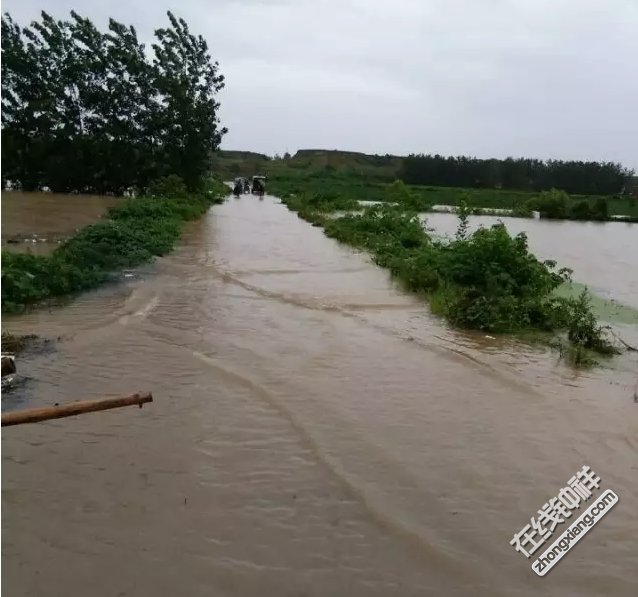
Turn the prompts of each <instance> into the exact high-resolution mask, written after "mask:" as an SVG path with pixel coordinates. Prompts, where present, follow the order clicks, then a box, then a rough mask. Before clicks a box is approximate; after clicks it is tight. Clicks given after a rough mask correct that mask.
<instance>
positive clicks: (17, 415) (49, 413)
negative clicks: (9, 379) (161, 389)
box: [2, 392, 153, 427]
mask: <svg viewBox="0 0 638 597" xmlns="http://www.w3.org/2000/svg"><path fill="white" fill-rule="evenodd" d="M146 402H153V396H152V394H151V393H150V392H146V393H144V394H133V395H131V396H124V397H120V398H101V399H99V400H80V401H78V402H69V403H68V404H61V405H58V406H45V407H42V408H27V409H25V410H16V411H13V412H9V413H3V414H2V427H5V426H7V425H22V424H24V423H37V422H38V421H48V420H49V419H60V418H62V417H73V416H74V415H81V414H83V413H90V412H95V411H98V410H108V409H110V408H120V407H121V406H132V405H134V404H139V406H140V408H142V404H144V403H146Z"/></svg>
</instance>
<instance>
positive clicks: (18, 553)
mask: <svg viewBox="0 0 638 597" xmlns="http://www.w3.org/2000/svg"><path fill="white" fill-rule="evenodd" d="M438 217H439V216H438V215H435V216H430V218H431V220H430V222H431V224H434V220H435V219H436V218H438ZM441 217H443V218H445V217H449V216H441ZM449 221H450V222H451V226H452V228H451V229H452V230H453V228H454V218H450V220H449ZM508 222H509V220H508ZM525 223H526V224H528V223H529V222H528V221H527V220H525ZM442 226H443V225H442ZM442 226H441V227H442ZM569 226H583V225H581V224H569ZM585 226H587V225H585ZM610 228H613V232H610V233H607V232H606V230H607V228H606V226H601V227H600V228H599V229H598V228H597V229H596V231H597V234H596V235H595V236H593V237H592V236H591V235H590V236H587V234H585V233H584V232H583V233H582V236H580V237H578V236H577V235H579V234H580V233H579V232H574V233H573V234H574V235H576V236H574V237H573V238H581V239H582V240H581V243H582V247H581V249H580V250H579V249H577V248H574V247H562V249H561V250H562V251H563V255H564V257H565V259H564V261H565V264H566V265H572V266H573V267H574V269H575V270H576V272H577V274H578V279H580V280H582V281H585V282H588V283H591V284H592V285H594V284H600V286H601V288H605V289H608V290H609V292H613V293H616V294H617V295H619V296H618V298H620V296H621V295H623V296H624V295H625V294H626V295H631V294H632V293H634V294H635V288H636V287H635V278H632V276H635V274H636V269H637V268H636V267H635V265H636V262H635V259H636V258H635V255H636V251H635V244H632V243H635V240H633V241H632V240H631V238H628V239H625V240H620V239H619V238H618V237H619V233H618V230H620V229H622V228H623V225H618V224H613V225H610ZM545 230H553V228H551V225H550V228H545ZM566 230H567V229H566V228H561V229H560V234H559V235H557V238H553V235H552V234H549V233H542V232H541V231H540V229H539V231H538V234H537V235H536V234H535V233H533V232H532V231H531V230H530V243H531V244H532V245H533V243H537V244H538V247H539V250H541V249H542V250H546V251H547V256H552V257H555V258H557V259H559V260H560V261H563V259H562V257H561V255H557V254H556V253H555V251H554V248H556V247H559V248H560V243H561V239H563V242H565V238H566V237H567V232H566ZM543 234H545V236H543ZM587 239H588V240H587ZM614 243H616V244H614ZM623 243H628V244H623ZM597 246H599V249H598V250H596V248H595V247H597ZM614 247H618V250H619V251H620V250H621V249H622V250H621V254H619V255H615V254H614ZM625 247H628V250H631V248H632V247H634V251H633V261H632V256H631V255H625V254H624V252H623V251H624V250H625ZM570 255H571V256H572V257H570ZM579 255H580V256H581V257H580V259H579ZM570 259H571V260H572V261H570ZM625 259H626V261H623V260H625ZM618 263H620V264H622V263H627V265H626V266H625V269H624V270H623V266H622V265H618ZM606 268H612V269H613V268H617V269H616V271H617V272H620V271H623V273H624V279H625V280H627V281H626V282H624V283H623V282H622V281H621V280H622V279H623V277H622V276H621V280H617V279H616V277H615V276H609V277H608V278H605V275H606V272H605V271H604V270H605V269H606ZM596 276H598V278H595V277H596ZM607 279H609V280H613V281H614V284H615V286H609V285H605V280H607ZM623 284H625V285H623ZM634 300H635V297H634ZM5 326H6V327H8V328H9V329H11V330H13V331H16V332H22V331H24V332H26V331H31V332H37V333H41V334H45V335H49V336H52V337H55V336H62V337H63V340H62V341H60V342H59V343H58V345H57V351H56V352H54V353H52V354H42V355H36V356H33V357H30V358H29V359H27V360H25V361H23V362H21V363H19V366H20V367H21V368H23V370H25V371H28V374H29V375H30V376H31V377H32V378H33V379H32V381H31V382H30V384H28V386H25V388H27V387H28V389H25V390H24V393H23V394H21V395H17V396H13V397H10V396H7V397H5V398H4V404H3V407H4V408H12V407H15V403H14V401H16V400H22V401H23V403H22V405H24V404H25V403H26V404H29V405H35V404H51V403H53V402H56V401H63V400H68V399H71V398H90V397H96V396H102V395H104V394H118V393H129V392H132V391H135V390H138V389H139V390H151V391H152V392H153V394H154V397H155V402H154V403H153V404H152V405H149V406H148V407H145V408H144V409H142V410H138V409H122V410H119V411H110V412H104V413H99V414H92V415H86V416H83V417H80V418H76V419H66V420H59V421H52V422H48V423H42V424H37V425H27V426H23V427H15V428H10V429H7V430H6V431H5V432H3V434H2V435H3V439H2V441H3V453H2V456H3V469H4V470H3V473H4V476H3V489H2V491H3V531H4V533H3V564H4V570H3V572H4V579H3V580H4V585H5V588H6V589H7V590H8V591H9V592H10V593H11V594H12V595H27V594H34V595H79V594H90V595H98V596H99V595H105V596H106V595H108V596H112V595H119V594H130V595H141V596H146V595H148V596H153V597H155V596H156V595H172V594H184V595H207V596H208V595H211V594H212V595H229V596H257V595H317V596H325V595H334V596H340V595H347V596H355V595H362V596H363V595H365V596H368V595H379V596H382V595H383V596H386V595H419V596H422V595H472V596H475V595H478V596H489V597H492V596H499V595H502V596H508V597H509V596H513V595H516V596H519V595H520V596H527V595H529V596H532V595H533V596H537V595H539V594H543V595H551V596H557V597H558V596H560V597H564V596H590V595H618V596H624V595H627V596H628V595H633V594H634V589H635V586H636V584H637V583H638V571H637V567H636V565H635V564H636V560H635V557H636V556H635V554H636V548H637V545H636V536H637V535H638V508H636V507H635V503H634V501H632V500H635V496H636V495H638V474H637V473H638V466H637V464H636V462H638V461H637V459H636V450H637V448H638V441H637V439H636V438H637V435H636V432H637V431H638V414H637V413H638V410H637V409H636V404H635V403H634V402H633V399H632V395H633V394H632V393H633V387H634V385H635V383H636V370H637V367H636V360H635V357H632V355H630V354H628V355H625V356H623V357H621V358H620V359H618V361H617V363H616V364H615V365H614V369H608V368H599V369H595V370H592V371H587V372H573V371H571V370H570V369H568V368H566V367H564V366H562V365H561V364H559V363H557V362H556V355H553V354H551V353H549V352H548V351H546V350H545V349H544V348H542V347H540V346H527V345H523V344H521V343H520V342H518V341H516V340H514V339H511V338H494V339H493V338H489V337H486V336H485V335H484V334H479V333H461V332H458V331H455V330H451V329H450V328H449V327H448V326H447V325H445V323H444V322H442V321H441V320H439V319H437V318H435V317H433V316H431V314H430V313H429V312H428V310H427V307H426V306H425V305H424V304H423V303H422V302H420V301H419V300H418V299H417V298H415V297H414V296H411V295H406V294H405V293H403V292H402V291H401V290H400V289H399V288H397V287H396V286H395V285H394V284H393V283H392V281H391V280H390V279H389V277H388V275H387V273H386V272H384V271H383V270H381V269H379V268H377V267H375V266H373V265H372V264H371V263H370V262H369V259H368V258H367V257H366V256H365V255H362V254H358V253H356V252H353V251H352V250H351V249H349V248H348V247H344V246H340V245H338V244H337V243H335V242H334V241H332V240H330V239H327V238H326V237H325V236H324V235H323V233H322V232H321V231H320V230H318V229H316V228H313V227H311V226H309V225H308V224H306V223H305V222H303V221H302V220H300V219H298V218H297V217H296V216H295V215H294V214H292V213H290V212H288V211H287V210H286V208H285V207H284V206H282V205H278V203H277V201H276V200H273V199H271V198H268V197H267V198H266V199H265V200H264V201H257V200H256V199H255V198H252V197H242V198H241V199H239V200H235V201H229V202H227V203H226V204H225V205H222V206H218V207H215V208H214V209H213V210H212V211H211V212H210V213H209V214H208V216H207V217H205V218H204V219H202V220H201V221H200V222H196V223H193V224H191V225H189V228H188V229H187V231H186V233H185V235H184V239H183V243H182V244H181V246H180V247H179V248H178V249H177V250H176V251H175V252H174V253H173V254H172V255H170V256H168V257H166V258H164V259H161V260H158V262H157V263H156V264H155V265H153V266H152V267H150V268H149V269H148V270H145V271H144V272H143V275H142V276H141V277H140V278H139V279H136V280H131V281H128V282H127V283H125V284H120V285H114V286H107V287H104V288H102V289H100V290H98V291H96V292H93V293H88V294H84V295H82V296H81V297H79V298H78V299H76V300H75V301H73V302H72V303H71V304H70V305H68V306H66V307H63V308H59V309H54V310H51V311H38V312H34V313H31V314H29V315H25V316H21V317H14V318H12V319H8V320H7V321H6V322H5ZM583 464H588V465H589V466H591V467H592V469H594V470H595V471H596V472H597V473H598V474H599V475H600V476H601V477H602V480H603V483H604V485H605V486H608V487H611V488H612V489H613V490H614V491H616V492H617V493H618V495H619V496H620V502H619V504H618V505H617V506H616V507H615V508H614V511H613V512H612V513H610V515H609V516H607V517H605V519H604V520H603V521H602V522H601V523H600V524H599V525H598V526H597V527H596V531H595V532H593V533H591V534H589V535H588V536H587V537H586V538H585V539H584V540H583V541H581V542H580V543H579V545H578V546H577V547H576V548H575V549H574V550H573V552H570V554H568V556H567V557H566V558H565V559H564V560H563V561H561V563H560V564H559V565H558V566H557V567H556V568H555V570H553V571H552V573H551V574H550V575H549V576H548V577H547V578H544V579H539V578H538V577H536V576H535V575H534V574H533V573H532V571H531V569H530V566H531V562H529V561H527V560H526V559H525V558H524V557H522V556H521V555H520V554H517V553H516V552H514V550H513V548H512V547H511V546H510V545H509V540H510V539H511V537H512V534H513V533H514V532H515V531H518V530H519V529H520V528H521V527H522V526H523V525H524V524H525V523H526V522H527V521H528V520H529V517H530V516H531V515H532V514H534V513H535V512H536V510H537V509H538V508H540V507H541V506H542V505H543V504H544V503H545V502H546V501H547V500H548V499H549V498H550V497H552V496H554V495H556V493H557V491H558V490H559V489H560V488H561V487H562V486H563V485H564V483H565V480H566V479H567V478H569V476H571V475H572V474H573V473H574V472H575V471H576V470H578V469H580V468H581V467H582V465H583ZM541 585H542V586H541Z"/></svg>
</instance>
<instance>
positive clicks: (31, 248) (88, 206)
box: [0, 191, 118, 254]
mask: <svg viewBox="0 0 638 597" xmlns="http://www.w3.org/2000/svg"><path fill="white" fill-rule="evenodd" d="M117 201H118V199H117V198H116V197H101V196H98V195H62V194H59V193H23V192H20V191H3V192H2V197H1V198H0V205H1V207H2V250H3V251H21V252H33V253H38V254H46V253H50V252H51V251H53V250H54V249H55V248H56V247H57V246H58V245H59V243H60V242H61V241H63V240H64V239H66V238H68V237H69V236H72V235H73V234H74V233H75V231H76V230H77V229H78V228H81V227H82V226H86V225H87V224H91V223H92V222H94V221H95V220H97V219H98V218H99V217H100V216H101V215H102V214H103V213H104V212H105V211H106V210H107V209H108V208H109V207H112V206H114V205H115V204H116V203H117Z"/></svg>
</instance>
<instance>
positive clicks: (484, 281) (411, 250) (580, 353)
mask: <svg viewBox="0 0 638 597" xmlns="http://www.w3.org/2000/svg"><path fill="white" fill-rule="evenodd" d="M467 211H468V210H467V208H466V207H465V206H464V205H461V207H460V208H459V216H460V217H459V229H458V231H457V234H456V236H455V238H454V239H452V240H446V241H440V240H435V239H433V238H431V237H430V236H429V235H428V233H427V231H426V229H425V226H424V224H423V223H422V222H421V221H420V220H419V219H418V217H417V216H416V214H415V213H410V212H405V211H403V210H402V208H401V207H398V206H389V205H382V206H378V205H377V206H373V207H370V208H368V209H366V210H364V212H363V213H362V214H359V215H352V214H350V215H346V216H344V217H341V218H337V219H325V220H324V222H325V223H324V227H325V233H326V234H327V235H328V236H330V237H332V238H335V239H337V240H339V241H342V242H345V243H348V244H350V245H353V246H355V247H359V248H362V249H367V250H369V251H370V252H371V253H372V256H373V259H374V261H375V263H377V264H379V265H381V266H383V267H387V268H388V269H389V270H390V271H391V272H392V274H393V275H394V276H396V277H397V278H398V279H399V280H401V281H402V282H403V283H404V284H405V286H406V287H407V288H409V289H410V290H412V291H416V292H422V293H424V294H425V295H426V296H427V297H428V298H429V301H430V304H431V306H432V309H433V311H435V312H436V313H438V314H441V315H443V316H445V317H446V318H447V319H448V320H450V321H451V322H452V323H454V324H456V325H458V326H460V327H466V328H473V329H479V330H484V331H489V332H520V331H525V330H540V331H548V332H550V331H553V332H564V333H565V334H566V338H567V340H568V342H569V346H570V347H571V349H572V353H573V355H574V358H573V359H571V360H572V362H575V363H576V364H585V363H586V362H588V359H590V358H591V357H590V355H589V353H591V352H592V351H593V352H597V353H602V354H611V353H613V352H614V349H613V347H612V346H611V344H610V343H609V342H607V341H606V340H605V338H604V335H603V330H602V328H601V327H600V326H599V325H598V323H597V321H596V318H595V316H594V314H593V312H592V309H591V305H590V302H589V296H588V295H587V293H583V294H582V295H581V296H580V297H578V298H577V299H573V298H563V297H557V296H555V294H554V290H555V289H556V288H557V287H558V286H559V285H560V284H562V283H563V282H565V281H568V280H569V279H570V275H571V271H570V270H568V269H560V270H557V269H556V263H555V262H553V261H539V260H538V259H537V258H536V257H535V256H534V255H533V254H532V253H530V252H529V248H528V244H527V237H526V235H525V234H524V233H521V234H518V235H516V236H511V235H510V234H509V233H508V231H507V229H506V228H505V226H504V225H503V224H502V223H499V224H496V225H494V226H492V227H490V228H479V229H478V230H476V231H475V232H472V233H470V232H469V231H468V227H467V215H468V214H467ZM588 355H589V356H588Z"/></svg>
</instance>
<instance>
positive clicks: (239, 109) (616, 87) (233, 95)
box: [2, 0, 638, 170]
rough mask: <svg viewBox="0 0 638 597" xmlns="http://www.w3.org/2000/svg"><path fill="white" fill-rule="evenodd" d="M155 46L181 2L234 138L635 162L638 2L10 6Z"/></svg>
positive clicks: (230, 141) (227, 1)
mask: <svg viewBox="0 0 638 597" xmlns="http://www.w3.org/2000/svg"><path fill="white" fill-rule="evenodd" d="M71 8H74V9H75V10H77V11H78V12H79V13H80V14H82V15H85V16H89V17H91V18H93V20H94V21H95V22H96V24H98V26H100V27H101V28H104V27H105V26H106V23H107V19H108V17H109V16H113V17H114V18H116V19H118V20H120V21H123V22H126V23H127V24H133V25H135V27H136V28H137V29H138V33H139V34H140V37H141V38H142V40H145V41H150V39H151V36H152V31H153V29H155V28H156V27H158V26H163V25H164V24H165V23H166V17H165V11H166V9H168V8H171V10H173V11H174V12H175V13H176V14H177V15H178V16H182V17H184V18H185V19H186V21H187V22H188V23H189V25H190V27H191V30H192V31H193V32H195V33H201V34H202V35H203V36H204V37H205V38H206V39H207V40H208V43H209V46H210V49H211V52H212V54H213V56H214V58H216V59H217V60H218V61H219V62H220V65H221V70H222V72H223V73H224V75H226V80H227V83H226V89H225V90H224V91H223V92H222V93H221V95H220V101H221V104H222V109H221V114H220V116H221V119H222V122H223V124H224V125H226V126H227V127H228V129H229V132H228V134H227V135H226V137H225V138H224V141H223V143H222V146H223V147H224V148H226V149H250V150H254V151H260V152H264V153H269V154H274V153H276V152H278V153H283V152H284V151H286V150H288V151H290V152H291V153H294V151H296V150H297V149H299V148H326V149H346V150H354V151H364V152H368V153H381V154H384V153H394V154H407V153H411V152H424V153H441V154H455V155H458V154H465V155H477V156H479V157H506V156H508V155H513V156H528V157H539V158H564V159H594V160H613V161H620V162H622V163H623V164H625V165H627V166H630V167H632V168H635V169H636V170H638V117H637V115H636V111H635V107H636V105H638V72H637V68H636V61H637V59H638V0H392V1H391V0H296V1H293V0H209V1H204V0H180V1H179V2H174V3H173V4H166V3H164V2H163V1H157V2H156V1H151V0H148V1H146V2H140V1H135V0H103V1H95V0H71V1H69V0H55V1H53V0H5V1H4V2H3V3H2V9H3V11H9V12H10V13H11V14H12V16H13V17H14V18H15V19H16V20H18V22H20V23H21V24H26V23H27V21H30V20H31V19H33V18H35V17H37V15H38V13H39V11H40V10H41V9H45V10H47V11H48V12H50V13H52V14H53V15H54V16H56V17H66V16H67V15H68V12H69V10H70V9H71Z"/></svg>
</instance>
